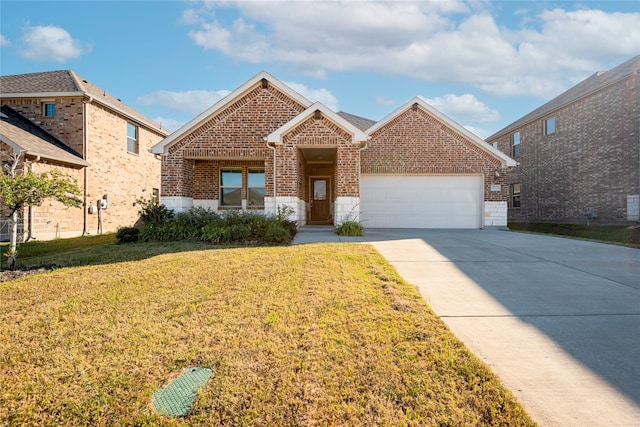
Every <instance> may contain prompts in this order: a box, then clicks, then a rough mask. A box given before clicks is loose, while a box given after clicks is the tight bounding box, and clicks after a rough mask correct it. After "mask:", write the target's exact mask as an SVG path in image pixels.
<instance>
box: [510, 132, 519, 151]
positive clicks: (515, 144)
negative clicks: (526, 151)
mask: <svg viewBox="0 0 640 427" xmlns="http://www.w3.org/2000/svg"><path fill="white" fill-rule="evenodd" d="M511 155H512V156H513V157H519V156H520V132H516V133H514V134H513V135H511Z"/></svg>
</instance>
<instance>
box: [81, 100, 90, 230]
mask: <svg viewBox="0 0 640 427" xmlns="http://www.w3.org/2000/svg"><path fill="white" fill-rule="evenodd" d="M88 96H89V101H88V102H89V104H91V102H93V97H92V96H91V95H88ZM82 110H83V111H82V114H83V116H84V117H83V121H84V123H83V132H82V134H83V135H82V157H83V158H84V160H85V161H88V153H89V149H88V145H89V129H88V127H89V117H88V112H89V110H88V107H87V101H86V100H84V99H83V102H82ZM83 192H84V209H83V210H84V213H83V216H82V235H83V236H86V235H87V234H89V232H88V231H87V225H88V223H89V204H88V203H87V199H88V197H89V166H85V167H84V189H83Z"/></svg>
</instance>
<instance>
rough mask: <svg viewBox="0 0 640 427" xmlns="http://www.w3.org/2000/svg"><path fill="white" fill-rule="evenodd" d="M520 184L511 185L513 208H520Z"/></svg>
mask: <svg viewBox="0 0 640 427" xmlns="http://www.w3.org/2000/svg"><path fill="white" fill-rule="evenodd" d="M520 190H521V189H520V183H516V184H511V207H512V208H519V207H520Z"/></svg>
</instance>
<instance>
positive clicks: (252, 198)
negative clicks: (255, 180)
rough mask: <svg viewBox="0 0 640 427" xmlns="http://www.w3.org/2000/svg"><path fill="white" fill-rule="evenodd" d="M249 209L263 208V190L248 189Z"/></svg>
mask: <svg viewBox="0 0 640 427" xmlns="http://www.w3.org/2000/svg"><path fill="white" fill-rule="evenodd" d="M248 205H249V206H250V207H257V206H264V188H250V189H249V201H248Z"/></svg>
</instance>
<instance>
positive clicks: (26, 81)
mask: <svg viewBox="0 0 640 427" xmlns="http://www.w3.org/2000/svg"><path fill="white" fill-rule="evenodd" d="M78 92H82V93H83V94H85V95H88V96H91V97H92V98H93V99H94V100H95V101H97V102H100V103H102V104H104V105H106V106H108V107H110V108H112V109H114V110H115V111H118V112H120V113H122V114H124V115H126V116H128V117H130V118H132V119H134V120H135V121H137V122H139V123H140V124H142V125H145V126H147V127H148V128H150V129H153V130H156V131H157V132H159V133H161V134H163V135H164V136H166V135H168V134H169V131H168V130H167V129H163V128H162V126H161V125H160V124H158V123H156V122H154V121H153V120H151V119H149V118H148V117H146V116H145V115H144V114H141V113H140V112H138V111H136V110H135V109H134V108H132V107H130V106H128V105H127V104H125V103H124V102H122V101H121V100H120V99H118V98H116V97H115V96H113V95H111V94H110V93H108V92H107V91H105V90H104V89H101V88H99V87H98V86H96V85H94V84H93V83H91V82H90V81H88V80H87V79H85V78H84V77H82V76H80V75H78V74H76V73H75V72H73V71H71V70H58V71H45V72H41V73H30V74H16V75H11V76H0V95H2V96H5V97H6V96H7V95H20V94H25V95H26V94H31V93H38V94H40V93H42V94H45V93H57V94H65V93H68V94H73V93H76V94H77V93H78Z"/></svg>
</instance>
